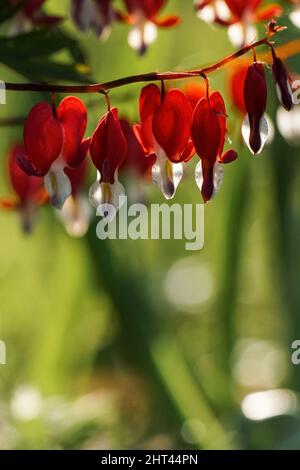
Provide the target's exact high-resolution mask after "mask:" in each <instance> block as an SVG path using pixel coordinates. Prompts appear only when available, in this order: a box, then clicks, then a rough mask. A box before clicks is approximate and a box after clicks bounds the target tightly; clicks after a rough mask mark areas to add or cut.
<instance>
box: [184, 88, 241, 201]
mask: <svg viewBox="0 0 300 470" xmlns="http://www.w3.org/2000/svg"><path fill="white" fill-rule="evenodd" d="M225 136H226V108H225V104H224V101H223V98H222V96H221V95H220V93H219V92H214V93H213V94H212V95H211V96H210V97H209V98H208V97H206V98H201V100H200V101H199V103H198V105H197V106H196V108H195V111H194V114H193V123H192V139H193V142H194V145H195V148H196V152H197V154H198V155H199V157H200V159H201V161H200V162H199V163H198V165H197V167H196V173H195V174H196V182H197V185H198V186H199V188H200V190H201V193H202V197H203V200H204V202H207V201H209V200H210V199H211V198H212V197H213V196H214V194H215V193H216V192H217V191H218V189H219V186H220V184H221V182H222V174H223V172H222V169H221V165H220V164H221V163H230V162H232V161H234V160H235V159H236V158H237V153H236V152H235V151H234V150H228V151H227V152H225V153H223V150H224V144H225Z"/></svg>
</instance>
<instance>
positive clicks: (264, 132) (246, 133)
mask: <svg viewBox="0 0 300 470" xmlns="http://www.w3.org/2000/svg"><path fill="white" fill-rule="evenodd" d="M259 132H260V140H261V146H260V149H259V150H258V152H256V155H258V154H259V153H260V152H261V151H262V149H263V147H264V145H265V143H266V141H267V139H268V135H269V126H268V122H267V120H266V118H265V116H262V118H261V120H260V124H259ZM242 136H243V139H244V141H245V143H246V144H247V146H248V148H249V150H250V152H251V153H252V154H253V155H254V152H253V150H252V148H251V147H250V143H249V138H250V124H249V117H248V114H246V116H245V119H244V121H243V124H242Z"/></svg>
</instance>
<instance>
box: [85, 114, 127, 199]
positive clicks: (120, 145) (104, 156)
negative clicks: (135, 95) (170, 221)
mask: <svg viewBox="0 0 300 470" xmlns="http://www.w3.org/2000/svg"><path fill="white" fill-rule="evenodd" d="M90 153H91V157H92V160H93V163H94V165H95V167H96V168H97V170H98V178H97V181H96V182H95V183H94V184H93V185H92V187H91V189H90V193H89V197H90V202H91V204H92V205H93V206H94V207H96V208H98V207H99V206H100V205H102V204H111V205H113V206H115V207H119V201H120V198H121V197H122V196H123V195H124V193H125V191H124V188H123V186H122V185H121V183H119V181H118V169H119V167H120V166H121V165H122V163H123V161H124V160H125V158H126V153H127V144H126V139H125V137H124V134H123V131H122V127H121V124H120V120H119V117H118V110H117V109H116V108H113V109H111V110H109V111H108V112H107V113H106V114H105V115H104V116H103V117H102V119H100V121H99V123H98V126H97V128H96V130H95V132H94V133H93V135H92V140H91V146H90Z"/></svg>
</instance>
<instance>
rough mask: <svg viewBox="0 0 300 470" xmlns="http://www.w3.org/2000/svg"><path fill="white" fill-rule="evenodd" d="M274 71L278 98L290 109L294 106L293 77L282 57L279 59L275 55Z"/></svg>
mask: <svg viewBox="0 0 300 470" xmlns="http://www.w3.org/2000/svg"><path fill="white" fill-rule="evenodd" d="M272 73H273V79H274V82H275V85H276V91H277V95H278V99H279V101H280V103H281V104H282V106H283V107H284V108H285V109H286V110H287V111H290V110H291V109H292V107H293V106H294V102H293V90H292V86H291V79H290V77H289V74H288V72H287V70H286V67H285V65H284V63H283V62H282V60H281V59H279V57H274V60H273V64H272Z"/></svg>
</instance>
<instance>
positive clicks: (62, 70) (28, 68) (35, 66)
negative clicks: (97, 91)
mask: <svg viewBox="0 0 300 470" xmlns="http://www.w3.org/2000/svg"><path fill="white" fill-rule="evenodd" d="M5 64H6V65H7V66H9V67H11V68H13V69H14V70H15V71H16V72H18V73H20V74H21V75H23V76H24V77H26V78H27V79H28V80H30V81H38V82H49V81H73V82H79V83H81V82H83V83H88V82H90V79H89V75H88V74H85V73H82V72H81V70H80V67H78V65H77V64H65V63H59V62H54V61H52V60H50V59H47V58H39V59H32V60H19V61H17V62H14V61H12V62H10V61H9V60H7V61H5Z"/></svg>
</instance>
